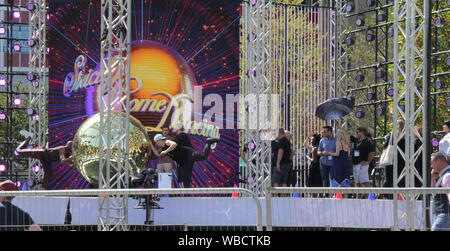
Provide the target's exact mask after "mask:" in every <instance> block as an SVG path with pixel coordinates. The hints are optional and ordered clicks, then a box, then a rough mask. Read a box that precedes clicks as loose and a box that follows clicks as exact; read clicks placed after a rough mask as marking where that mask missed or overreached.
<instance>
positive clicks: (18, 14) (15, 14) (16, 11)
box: [12, 10, 20, 18]
mask: <svg viewBox="0 0 450 251" xmlns="http://www.w3.org/2000/svg"><path fill="white" fill-rule="evenodd" d="M12 15H13V17H14V18H20V11H18V10H15V11H13V14H12Z"/></svg>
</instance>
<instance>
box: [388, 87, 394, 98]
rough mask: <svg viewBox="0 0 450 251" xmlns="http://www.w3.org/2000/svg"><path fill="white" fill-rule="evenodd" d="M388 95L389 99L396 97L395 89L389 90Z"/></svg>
mask: <svg viewBox="0 0 450 251" xmlns="http://www.w3.org/2000/svg"><path fill="white" fill-rule="evenodd" d="M387 94H388V96H389V97H392V96H394V89H389V90H388V91H387Z"/></svg>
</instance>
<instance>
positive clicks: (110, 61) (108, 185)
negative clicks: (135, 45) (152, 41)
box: [98, 0, 131, 231]
mask: <svg viewBox="0 0 450 251" xmlns="http://www.w3.org/2000/svg"><path fill="white" fill-rule="evenodd" d="M130 29H131V0H102V2H101V32H102V33H101V34H102V37H101V54H100V55H101V57H100V60H101V82H100V90H101V91H100V92H98V101H99V110H100V133H101V135H100V151H99V157H100V166H99V188H104V189H121V188H128V182H129V171H128V170H129V169H128V167H129V159H128V149H129V148H128V146H129V135H128V132H129V122H130V121H129V116H130V109H129V107H130V58H129V56H130V52H131V30H130ZM127 209H128V198H127V196H113V195H108V196H102V197H99V223H98V228H99V230H105V231H112V230H123V229H124V228H125V226H126V225H127V222H128V210H127Z"/></svg>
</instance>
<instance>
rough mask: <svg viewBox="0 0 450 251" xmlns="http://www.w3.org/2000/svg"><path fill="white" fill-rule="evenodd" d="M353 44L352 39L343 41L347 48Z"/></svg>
mask: <svg viewBox="0 0 450 251" xmlns="http://www.w3.org/2000/svg"><path fill="white" fill-rule="evenodd" d="M354 43H355V40H354V39H353V38H347V39H345V44H346V45H347V46H350V45H353V44H354Z"/></svg>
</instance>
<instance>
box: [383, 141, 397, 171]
mask: <svg viewBox="0 0 450 251" xmlns="http://www.w3.org/2000/svg"><path fill="white" fill-rule="evenodd" d="M392 138H393V137H392V135H391V137H389V145H388V147H387V148H386V149H384V150H383V152H382V153H381V156H380V167H385V166H392V165H394V151H395V148H394V146H393V145H392Z"/></svg>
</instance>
